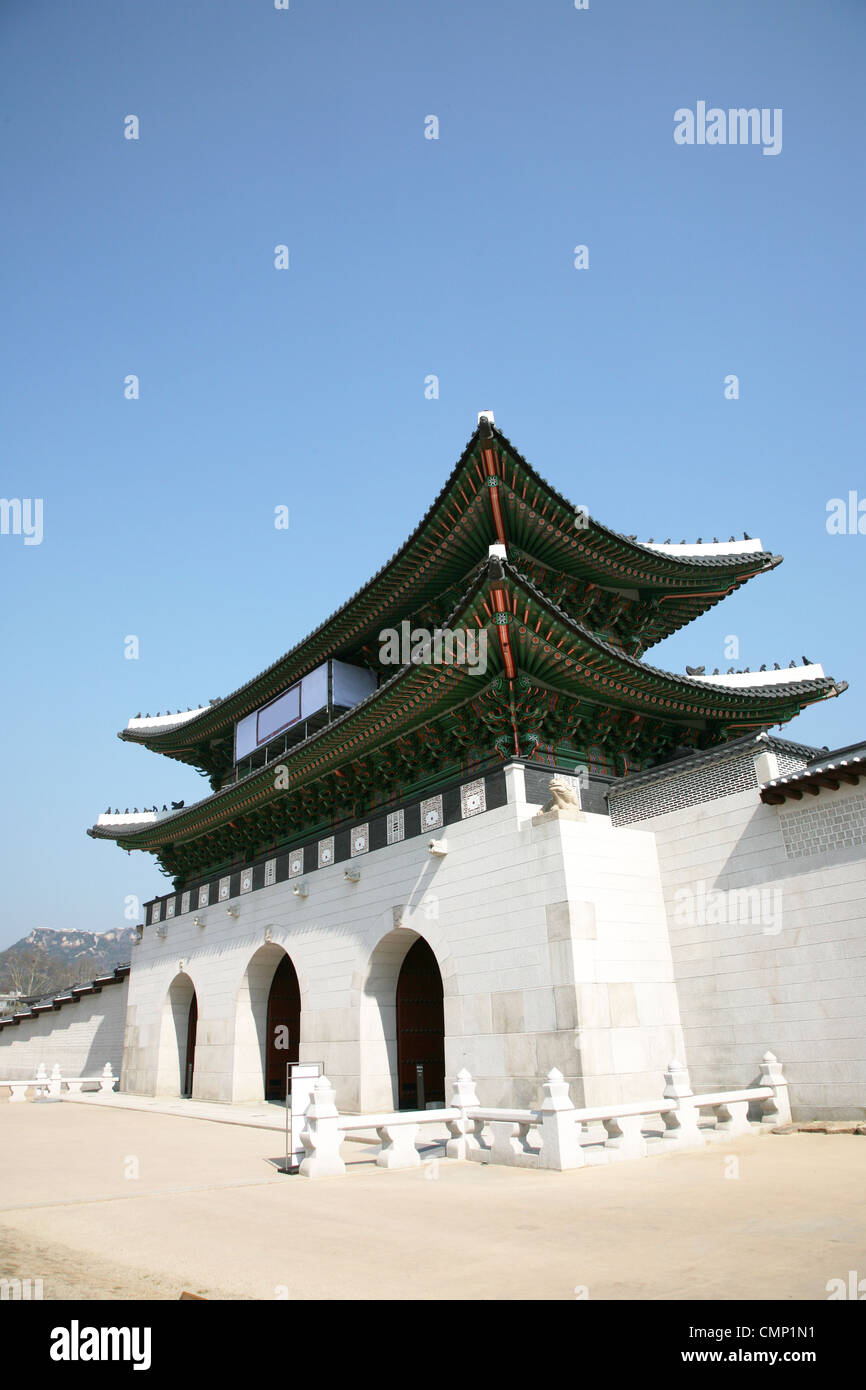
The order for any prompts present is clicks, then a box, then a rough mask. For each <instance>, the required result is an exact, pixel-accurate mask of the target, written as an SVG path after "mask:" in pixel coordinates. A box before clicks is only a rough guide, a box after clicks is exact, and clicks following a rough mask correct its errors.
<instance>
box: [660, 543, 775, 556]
mask: <svg viewBox="0 0 866 1390" xmlns="http://www.w3.org/2000/svg"><path fill="white" fill-rule="evenodd" d="M640 544H641V545H643V546H646V548H647V550H657V551H658V552H659V554H660V555H673V556H674V557H678V556H680V555H682V556H687V555H754V554H755V553H756V552H757V551H760V550H763V549H764V547H763V545H762V544H761V542H760V541H759V540H750V541H705V542H704V541H702V542H701V544H700V545H698V544H697V542H695V543H694V544H693V545H658V544H657V543H656V542H655V541H641V542H640Z"/></svg>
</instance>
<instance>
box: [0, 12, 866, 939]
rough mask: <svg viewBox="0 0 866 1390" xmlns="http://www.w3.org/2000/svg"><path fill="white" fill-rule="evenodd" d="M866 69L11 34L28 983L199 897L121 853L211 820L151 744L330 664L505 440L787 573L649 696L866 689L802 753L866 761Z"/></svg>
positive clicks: (12, 844) (205, 27)
mask: <svg viewBox="0 0 866 1390" xmlns="http://www.w3.org/2000/svg"><path fill="white" fill-rule="evenodd" d="M864 65H866V8H864V5H863V4H862V0H823V2H822V3H821V4H815V3H806V0H774V2H772V0H733V3H726V4H725V5H722V6H717V5H705V4H694V3H693V0H680V3H676V4H674V3H656V4H646V3H638V0H620V3H614V2H613V0H590V8H589V10H588V11H576V10H575V9H574V7H573V3H572V0H536V3H527V0H500V3H492V0H443V3H439V4H437V3H425V4H421V3H417V0H416V2H415V3H412V0H370V3H368V4H364V5H360V4H358V3H357V0H352V3H349V0H291V7H290V9H289V10H288V11H277V10H275V9H274V7H273V4H272V0H219V3H210V4H189V3H186V4H180V3H178V0H148V3H146V4H142V3H133V0H81V3H77V4H62V5H58V4H57V3H47V0H4V3H3V5H2V8H0V94H2V95H0V135H2V176H3V180H2V181H3V190H4V197H3V206H2V211H0V220H2V248H3V251H2V259H0V280H2V314H3V321H4V333H3V345H2V349H0V351H2V372H0V395H2V405H0V409H2V421H3V427H2V428H3V455H2V463H3V467H2V474H0V493H2V495H4V496H6V497H8V498H16V497H17V498H42V499H43V502H44V537H43V541H42V544H41V545H34V546H29V547H28V546H25V545H24V543H23V537H21V536H13V535H6V536H0V575H2V592H3V605H2V656H3V660H2V697H3V740H4V747H3V773H4V789H3V797H2V821H0V835H2V849H3V862H4V873H3V885H4V890H5V891H4V894H3V901H4V907H5V910H4V912H3V916H2V923H0V946H3V945H7V944H9V943H10V942H12V941H13V940H16V939H17V938H18V937H20V936H22V935H24V934H25V933H26V932H28V931H29V930H30V929H32V928H33V927H36V926H49V927H61V926H64V927H80V928H86V929H89V930H95V931H105V930H107V929H109V928H112V927H116V926H118V925H122V924H123V902H124V898H125V896H126V895H127V894H138V895H139V896H140V897H141V898H147V897H150V896H152V895H153V893H154V892H156V891H160V890H161V889H162V888H163V887H164V885H165V882H166V881H165V879H164V878H163V877H162V876H161V875H160V873H159V871H158V869H157V868H156V866H155V865H154V863H153V861H152V860H151V859H150V857H149V856H146V855H138V854H136V855H133V856H131V857H130V856H128V855H126V854H125V853H123V852H122V851H121V850H118V849H117V848H116V847H115V846H113V845H111V844H105V843H95V842H93V841H91V840H90V839H88V838H87V837H86V834H85V830H86V827H87V826H88V825H91V824H93V822H94V820H95V819H96V816H97V814H98V813H99V812H100V811H102V810H104V809H105V807H106V806H108V805H109V804H110V805H111V806H112V807H113V806H120V807H121V808H123V807H125V806H127V805H128V806H133V805H137V806H142V805H144V804H152V803H153V802H154V801H156V802H158V803H159V804H160V805H161V804H162V803H163V802H164V801H165V802H168V801H169V800H170V799H171V798H174V799H179V798H181V797H183V798H185V799H186V800H187V801H189V800H192V799H193V798H195V797H196V796H198V795H201V794H202V793H203V792H205V791H206V790H207V784H206V783H205V782H203V781H202V779H200V778H199V777H198V776H197V774H196V773H195V772H194V771H193V770H191V769H185V768H183V767H181V766H180V765H179V764H175V763H172V762H171V761H169V760H167V759H162V758H158V757H157V756H155V755H154V754H151V753H148V752H146V751H145V750H143V749H138V748H134V747H129V746H126V745H124V744H121V743H120V742H119V741H118V740H117V738H116V737H115V734H116V731H117V730H118V729H120V728H122V727H123V726H124V725H125V724H126V721H127V719H128V717H129V716H130V715H131V714H135V713H137V712H138V711H139V710H141V711H144V712H146V711H150V712H151V713H155V712H156V711H157V710H165V709H167V708H171V709H177V708H178V707H179V706H182V707H183V708H186V706H187V705H195V704H197V703H199V702H201V701H206V700H208V699H210V698H212V697H214V696H221V695H224V694H226V693H227V692H228V691H229V690H231V689H234V688H235V687H236V686H237V685H239V684H241V683H242V682H243V681H244V680H246V679H248V678H250V677H251V676H253V675H254V674H256V673H257V672H258V671H259V670H261V669H262V668H263V667H264V666H266V665H268V664H270V662H271V661H273V660H274V659H275V658H276V657H277V656H278V655H279V654H280V653H282V652H283V651H285V650H287V649H288V648H289V647H291V646H292V645H293V644H294V643H295V642H297V641H298V640H299V639H300V638H301V637H303V636H304V635H305V634H306V633H307V632H308V631H309V630H310V629H311V628H313V627H314V626H316V625H317V624H318V623H319V622H320V621H321V620H322V619H323V618H324V617H325V616H326V615H327V614H328V613H330V612H331V611H332V610H333V609H334V608H336V607H337V606H338V605H339V604H340V603H342V602H343V600H344V599H345V598H346V597H347V596H348V595H349V594H350V593H352V592H353V591H354V590H355V589H357V588H358V587H359V586H360V585H361V584H362V583H363V582H364V581H365V580H366V579H367V578H368V577H369V576H370V575H371V574H372V573H373V572H374V571H375V570H376V569H377V568H378V567H379V566H380V565H381V564H382V563H384V561H385V560H387V559H388V557H389V556H390V555H391V554H392V553H393V552H394V550H395V549H396V548H397V547H398V546H399V545H400V544H401V543H402V541H403V540H404V539H405V536H406V535H407V534H408V532H409V531H410V530H411V529H412V528H413V527H414V525H415V524H416V522H417V520H418V518H419V517H420V515H421V514H422V513H423V511H424V510H425V509H426V507H427V505H428V504H429V502H430V500H431V499H432V497H433V496H434V494H435V493H436V492H437V491H438V489H439V487H440V486H441V484H442V481H443V479H444V478H445V476H446V474H447V472H448V471H449V469H450V468H451V466H452V464H453V463H454V461H455V459H456V458H457V457H458V455H459V453H460V452H461V450H462V448H463V445H464V443H465V441H466V439H467V438H468V436H469V435H470V433H471V432H472V430H473V428H474V425H475V416H476V412H477V411H478V410H479V409H483V408H491V409H493V410H494V411H495V412H496V421H497V424H498V425H499V426H500V427H501V428H502V429H503V430H504V431H505V433H506V434H507V435H508V436H509V437H510V438H511V439H512V440H513V441H514V442H515V444H516V445H517V446H518V448H520V449H521V451H522V452H523V453H524V454H525V455H526V456H527V457H528V458H529V459H530V461H531V462H532V463H534V464H535V466H536V467H537V468H538V469H539V470H540V471H541V473H542V474H544V475H545V476H546V477H547V478H549V479H550V481H551V482H553V483H554V484H555V485H556V486H557V487H558V488H559V489H560V490H561V491H563V492H564V493H565V494H566V495H567V496H569V497H570V498H572V500H574V501H575V502H576V503H579V504H583V505H585V506H587V507H588V508H589V510H590V512H591V513H592V514H593V515H594V516H596V517H598V518H599V519H600V520H601V521H603V522H605V523H607V524H609V525H612V526H614V527H616V528H618V529H621V530H624V531H627V532H637V534H638V535H639V536H640V537H641V538H642V539H648V538H649V537H650V536H653V537H654V538H655V539H656V540H659V539H661V540H664V539H665V537H667V536H671V537H672V538H673V539H674V540H680V539H681V538H682V537H686V538H688V539H690V540H694V539H695V538H697V537H698V536H702V537H703V538H704V539H712V537H713V536H714V535H717V536H719V537H722V538H723V539H727V537H728V536H729V535H730V534H731V533H732V532H734V533H735V534H737V535H740V534H741V533H742V531H743V530H744V529H745V530H747V531H748V532H749V534H750V535H753V536H760V537H761V538H762V539H763V541H764V543H765V545H766V546H767V548H769V549H772V550H773V551H776V552H781V553H782V554H784V556H785V563H784V565H782V566H781V567H780V568H779V569H778V570H776V571H775V572H774V573H773V574H772V575H770V576H767V577H762V578H759V579H757V580H755V581H753V582H752V583H751V584H750V585H748V586H747V587H746V588H745V589H744V590H742V591H740V592H739V593H738V594H736V595H734V596H733V597H732V598H730V599H729V600H727V601H726V602H725V603H724V604H723V605H721V606H720V607H718V608H716V609H714V610H711V612H710V613H709V614H707V615H706V616H705V617H704V618H703V619H702V620H700V621H699V622H698V623H696V624H693V625H692V626H691V628H690V629H688V630H687V631H686V632H685V633H681V634H679V635H678V636H677V637H676V638H674V639H671V640H670V641H668V642H667V643H665V644H663V645H661V646H659V647H656V648H654V649H652V651H651V654H650V658H649V659H650V660H652V661H653V662H654V663H656V664H659V665H663V666H667V667H669V668H670V669H682V667H683V665H684V664H685V662H689V664H696V663H697V664H706V665H707V666H708V667H709V668H710V669H712V667H714V666H716V665H718V666H720V667H722V668H723V669H727V667H728V666H729V665H731V664H735V665H739V666H745V665H749V666H751V667H752V668H753V669H754V668H756V667H757V666H759V665H760V664H761V663H762V662H768V663H772V662H773V661H774V660H778V661H779V662H781V663H782V664H785V665H786V664H787V663H788V661H789V660H790V659H791V657H796V658H797V660H798V661H799V659H800V656H801V654H803V653H805V654H806V655H808V656H809V657H811V658H812V659H817V660H820V661H821V662H823V663H824V666H825V669H826V670H827V672H828V673H829V674H831V675H834V676H836V677H837V678H844V679H847V680H848V681H849V682H850V683H851V689H850V690H849V691H848V692H847V693H846V694H845V695H844V696H843V697H842V698H841V699H840V700H837V701H831V702H828V703H827V704H825V705H824V706H822V707H820V708H818V709H816V710H813V711H810V712H809V713H807V714H806V715H805V716H803V717H801V718H800V719H799V720H797V721H795V722H794V723H793V724H792V725H790V726H788V727H789V730H790V733H791V735H792V736H794V737H798V738H800V739H802V740H804V741H806V742H814V743H817V744H825V743H826V744H829V745H830V746H837V745H839V744H841V743H845V742H850V741H854V740H856V739H858V738H861V737H863V736H866V714H864V704H863V700H864V691H866V669H864V668H866V658H864V645H863V641H862V619H861V599H862V590H863V584H862V575H863V564H864V556H866V536H859V535H846V536H830V535H828V534H827V530H826V526H825V520H826V505H827V501H828V499H830V498H832V497H845V498H847V495H848V492H849V490H851V489H855V490H858V494H859V496H860V497H862V498H864V499H866V470H864V464H863V458H864V454H863V411H864V407H863V381H864V375H866V372H864V369H866V362H864V334H863V323H864V281H863V236H864V234H863V228H864V221H866V219H864V212H866V209H864V185H863V81H862V74H863V71H864ZM699 101H706V102H707V103H708V105H709V106H713V105H717V106H719V107H722V108H728V107H738V106H749V107H750V106H756V107H759V108H764V107H766V108H781V109H782V111H783V146H782V151H781V153H780V154H778V155H777V156H766V155H763V154H762V151H761V149H760V148H759V147H753V146H746V147H744V146H724V147H721V146H715V147H710V146H703V147H699V146H691V147H689V146H678V145H676V144H675V143H674V139H673V130H674V112H675V111H676V110H677V109H678V108H681V107H690V108H692V109H695V108H696V104H697V102H699ZM130 114H132V115H137V116H138V117H139V120H140V139H139V140H138V141H131V140H126V139H124V137H123V129H124V118H125V117H126V116H127V115H130ZM429 115H435V116H437V117H438V120H439V139H438V140H428V139H425V138H424V129H425V117H427V116H429ZM280 243H284V244H286V245H288V247H289V251H290V268H289V270H288V271H285V272H280V271H277V270H276V269H275V268H274V265H273V259H274V247H275V246H276V245H277V244H280ZM577 244H585V245H587V246H588V247H589V256H590V265H589V268H588V269H587V270H583V271H578V270H575V269H574V267H573V248H574V247H575V245H577ZM130 373H135V374H137V375H138V376H139V378H140V382H141V388H140V389H141V396H140V399H139V400H137V401H127V400H125V399H124V393H123V384H124V378H125V377H126V376H127V375H128V374H130ZM729 373H736V374H737V375H738V376H739V379H740V399H739V400H737V401H728V400H725V398H724V379H725V377H726V375H727V374H729ZM429 374H436V375H437V376H438V378H439V382H440V395H439V399H438V400H427V399H425V395H424V382H425V378H426V377H427V376H428V375H429ZM281 503H282V504H285V505H287V506H288V507H289V508H290V516H291V523H290V527H289V529H288V531H277V530H275V529H274V526H273V510H274V507H275V506H277V505H278V504H281ZM130 634H134V635H136V636H137V637H138V638H139V641H140V659H139V660H137V661H128V660H125V659H124V639H125V637H126V636H127V635H130ZM728 634H736V635H737V636H738V637H739V639H740V644H741V645H740V656H739V659H738V661H737V662H734V663H732V662H731V661H730V660H729V659H726V657H725V654H724V650H723V642H724V639H725V637H726V636H727V635H728Z"/></svg>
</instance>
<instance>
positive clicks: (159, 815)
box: [96, 811, 173, 825]
mask: <svg viewBox="0 0 866 1390" xmlns="http://www.w3.org/2000/svg"><path fill="white" fill-rule="evenodd" d="M172 814H173V812H171V811H130V812H129V814H128V815H127V813H126V812H125V811H124V812H122V813H121V814H119V815H116V816H115V815H114V814H113V813H108V812H105V811H103V813H102V815H101V816H99V817H98V819H97V822H96V824H97V825H147V824H149V823H152V822H153V821H158V820H163V819H164V817H166V816H170V815H172Z"/></svg>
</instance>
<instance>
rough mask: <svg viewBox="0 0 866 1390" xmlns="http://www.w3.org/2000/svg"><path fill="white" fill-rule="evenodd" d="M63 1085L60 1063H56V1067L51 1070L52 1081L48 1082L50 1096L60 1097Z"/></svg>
mask: <svg viewBox="0 0 866 1390" xmlns="http://www.w3.org/2000/svg"><path fill="white" fill-rule="evenodd" d="M62 1085H63V1079H62V1076H61V1073H60V1063H59V1062H55V1063H54V1066H53V1067H52V1068H51V1079H50V1081H49V1082H48V1094H49V1096H59V1095H60V1091H61V1087H62Z"/></svg>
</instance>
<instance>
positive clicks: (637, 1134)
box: [602, 1115, 646, 1162]
mask: <svg viewBox="0 0 866 1390" xmlns="http://www.w3.org/2000/svg"><path fill="white" fill-rule="evenodd" d="M602 1123H603V1124H604V1127H605V1130H606V1131H607V1139H606V1140H605V1144H604V1151H605V1156H606V1157H607V1158H608V1159H609V1160H610V1161H611V1162H615V1161H618V1160H619V1159H621V1158H646V1140H645V1139H644V1137H643V1129H642V1126H643V1115H611V1116H610V1117H609V1118H608V1119H606V1120H604V1121H602Z"/></svg>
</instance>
